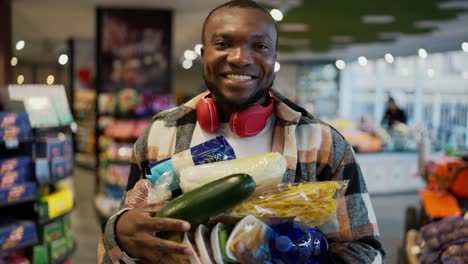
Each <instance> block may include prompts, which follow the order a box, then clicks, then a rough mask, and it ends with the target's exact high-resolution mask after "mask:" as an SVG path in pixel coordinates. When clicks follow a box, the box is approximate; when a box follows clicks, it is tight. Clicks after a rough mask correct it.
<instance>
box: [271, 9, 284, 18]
mask: <svg viewBox="0 0 468 264" xmlns="http://www.w3.org/2000/svg"><path fill="white" fill-rule="evenodd" d="M270 14H271V16H272V17H273V19H274V20H276V21H281V20H283V13H282V12H281V11H280V10H278V9H272V10H271V11H270Z"/></svg>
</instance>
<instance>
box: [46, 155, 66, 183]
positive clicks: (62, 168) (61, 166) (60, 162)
mask: <svg viewBox="0 0 468 264" xmlns="http://www.w3.org/2000/svg"><path fill="white" fill-rule="evenodd" d="M67 162H68V160H67V159H66V158H64V157H56V158H53V159H52V160H51V161H50V164H51V168H52V177H53V179H55V180H60V179H63V178H65V177H66V176H68V174H67Z"/></svg>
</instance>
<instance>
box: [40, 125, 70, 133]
mask: <svg viewBox="0 0 468 264" xmlns="http://www.w3.org/2000/svg"><path fill="white" fill-rule="evenodd" d="M71 131H72V130H71V127H70V125H66V126H56V127H35V128H33V133H34V135H43V134H49V133H60V132H62V133H66V132H71Z"/></svg>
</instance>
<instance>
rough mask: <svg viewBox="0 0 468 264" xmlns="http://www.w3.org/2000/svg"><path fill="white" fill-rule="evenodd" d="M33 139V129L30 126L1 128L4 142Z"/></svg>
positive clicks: (0, 131)
mask: <svg viewBox="0 0 468 264" xmlns="http://www.w3.org/2000/svg"><path fill="white" fill-rule="evenodd" d="M30 137H32V128H31V127H30V126H25V125H18V126H7V127H0V138H1V139H3V140H7V139H11V138H19V139H22V138H30Z"/></svg>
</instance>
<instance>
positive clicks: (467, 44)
mask: <svg viewBox="0 0 468 264" xmlns="http://www.w3.org/2000/svg"><path fill="white" fill-rule="evenodd" d="M461 47H462V50H463V51H464V52H466V53H468V42H463V43H462V45H461Z"/></svg>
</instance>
